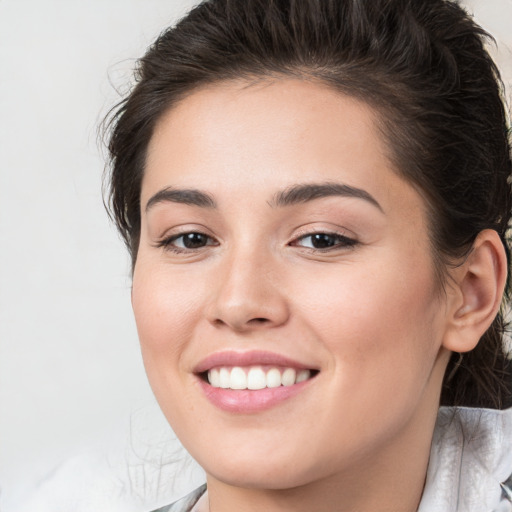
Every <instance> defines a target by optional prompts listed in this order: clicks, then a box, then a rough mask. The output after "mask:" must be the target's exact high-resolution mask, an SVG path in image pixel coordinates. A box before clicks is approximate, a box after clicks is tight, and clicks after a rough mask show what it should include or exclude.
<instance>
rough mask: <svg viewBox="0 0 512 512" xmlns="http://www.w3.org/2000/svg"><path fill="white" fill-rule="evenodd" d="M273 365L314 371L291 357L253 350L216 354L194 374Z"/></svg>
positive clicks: (205, 360)
mask: <svg viewBox="0 0 512 512" xmlns="http://www.w3.org/2000/svg"><path fill="white" fill-rule="evenodd" d="M257 365H271V366H284V367H286V368H296V369H298V370H312V369H315V368H312V366H311V365H308V364H304V363H301V362H299V361H296V360H294V359H292V358H290V357H287V356H284V355H281V354H276V353H274V352H267V351H260V350H251V351H246V352H239V351H235V350H226V351H222V352H215V353H213V354H210V355H209V356H207V357H205V358H204V359H203V360H201V361H200V362H199V363H198V364H197V365H196V367H195V368H194V373H203V372H206V371H208V370H210V369H212V368H215V367H218V366H257Z"/></svg>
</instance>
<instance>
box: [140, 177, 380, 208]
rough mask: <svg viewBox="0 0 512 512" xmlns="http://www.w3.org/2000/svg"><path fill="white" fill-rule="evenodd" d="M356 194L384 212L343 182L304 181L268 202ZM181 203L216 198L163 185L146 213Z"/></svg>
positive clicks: (209, 202)
mask: <svg viewBox="0 0 512 512" xmlns="http://www.w3.org/2000/svg"><path fill="white" fill-rule="evenodd" d="M332 196H339V197H355V198H357V199H363V200H364V201H367V202H369V203H370V204H372V205H373V206H375V207H376V208H378V209H379V210H380V211H381V212H384V210H383V209H382V207H381V205H380V204H379V203H378V201H377V200H376V199H375V198H374V197H373V196H372V195H371V194H369V193H368V192H367V191H366V190H363V189H361V188H357V187H352V186H350V185H345V184H343V183H305V184H298V185H293V186H291V187H289V188H287V189H285V190H282V191H280V192H277V193H276V194H275V195H274V197H273V198H272V199H271V201H269V203H268V204H269V205H270V206H271V207H272V208H279V207H285V206H292V205H295V204H301V203H307V202H309V201H314V200H315V199H321V198H324V197H332ZM165 202H171V203H181V204H187V205H190V206H199V207H201V208H217V203H216V202H215V199H214V198H213V197H212V196H211V195H209V194H207V193H205V192H201V191H200V190H197V189H175V188H172V187H167V188H164V189H162V190H160V191H158V192H157V193H156V194H154V195H153V196H151V198H150V199H149V200H148V202H147V204H146V212H147V211H148V210H150V209H151V208H152V207H153V206H155V205H156V204H158V203H165Z"/></svg>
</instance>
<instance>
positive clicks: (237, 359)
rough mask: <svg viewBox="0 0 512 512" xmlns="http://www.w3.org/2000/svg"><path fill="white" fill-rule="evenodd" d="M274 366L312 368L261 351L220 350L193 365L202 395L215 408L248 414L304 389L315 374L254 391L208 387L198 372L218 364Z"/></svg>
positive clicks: (311, 368)
mask: <svg viewBox="0 0 512 512" xmlns="http://www.w3.org/2000/svg"><path fill="white" fill-rule="evenodd" d="M266 365H268V366H278V367H286V368H295V369H297V370H316V368H313V367H312V366H311V365H307V364H305V363H302V362H299V361H296V360H294V359H291V358H289V357H286V356H283V355H281V354H275V353H273V352H265V351H248V352H237V351H224V352H217V353H214V354H211V355H209V356H208V357H206V358H205V359H203V360H202V361H201V362H200V363H199V364H198V365H197V366H196V367H195V368H194V373H195V374H196V375H197V378H198V381H199V385H200V387H201V389H202V391H203V393H204V395H205V396H206V398H207V399H208V400H209V401H210V402H211V403H212V404H213V405H214V406H216V407H218V408H219V409H221V410H223V411H226V412H231V413H238V414H251V413H257V412H261V411H265V410H268V409H271V408H272V407H275V406H277V405H279V404H280V403H282V402H284V401H286V400H288V399H290V398H292V397H294V396H296V395H297V394H299V393H301V392H302V391H303V390H305V389H306V388H308V387H309V386H310V384H311V383H312V381H314V380H315V377H312V378H310V379H308V380H306V381H303V382H300V383H297V384H293V385H292V386H280V387H277V388H264V389H258V390H248V389H244V390H234V389H224V388H216V387H213V386H211V385H210V384H209V383H208V382H206V381H205V380H204V379H203V378H201V375H200V374H203V373H204V372H207V371H208V370H210V369H211V368H215V367H219V366H242V367H244V366H266Z"/></svg>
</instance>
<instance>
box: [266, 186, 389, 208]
mask: <svg viewBox="0 0 512 512" xmlns="http://www.w3.org/2000/svg"><path fill="white" fill-rule="evenodd" d="M331 196H341V197H355V198H357V199H363V200H364V201H367V202H369V203H370V204H372V205H373V206H375V207H376V208H378V209H379V210H380V211H381V212H383V213H384V210H383V209H382V206H381V205H380V204H379V202H378V201H377V200H376V199H375V198H374V197H373V196H372V195H371V194H369V193H368V192H367V191H366V190H363V189H362V188H357V187H352V186H350V185H345V184H343V183H305V184H303V185H302V184H298V185H293V186H292V187H289V188H287V189H286V190H283V191H281V192H278V193H277V194H275V195H274V197H273V199H272V200H271V201H270V203H269V204H270V206H272V207H282V206H291V205H295V204H300V203H306V202H308V201H313V200H315V199H321V198H323V197H331Z"/></svg>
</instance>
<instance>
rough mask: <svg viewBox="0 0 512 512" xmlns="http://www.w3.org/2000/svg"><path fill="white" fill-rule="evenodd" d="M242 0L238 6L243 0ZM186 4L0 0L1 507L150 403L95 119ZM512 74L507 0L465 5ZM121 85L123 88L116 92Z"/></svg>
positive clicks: (510, 3)
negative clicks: (105, 198) (108, 209)
mask: <svg viewBox="0 0 512 512" xmlns="http://www.w3.org/2000/svg"><path fill="white" fill-rule="evenodd" d="M241 1H242V0H241ZM192 3H193V2H192V0H92V1H88V2H84V1H81V0H0V489H1V490H2V495H1V497H0V508H1V510H2V511H4V512H9V510H10V509H11V507H14V504H15V502H16V501H17V500H18V499H19V498H20V497H23V496H24V495H26V493H27V492H28V489H29V488H30V486H32V485H33V484H34V483H35V482H36V481H37V480H38V479H39V478H40V477H42V476H43V475H44V474H46V473H47V472H48V471H49V470H50V469H51V468H52V467H53V466H54V465H55V464H56V463H58V462H59V461H61V460H63V459H65V458H66V457H68V456H69V455H70V454H72V453H73V451H75V450H76V449H77V448H78V447H80V446H82V445H84V444H87V443H90V442H91V440H94V439H97V438H100V437H101V436H102V435H103V432H104V431H106V430H108V429H112V428H115V425H116V424H117V422H118V421H119V419H120V418H124V417H128V416H130V414H132V413H133V412H134V411H137V410H139V409H140V408H143V407H146V406H147V405H148V404H151V403H152V402H153V399H152V396H151V392H150V390H149V386H148V385H147V383H146V379H145V375H144V370H143V367H142V363H141V361H140V355H139V349H138V344H137V336H136V332H135V326H134V322H133V319H132V315H131V310H130V278H129V261H128V257H127V254H126V253H125V250H124V247H123V246H122V243H121V242H120V240H119V238H118V236H117V234H116V233H115V231H114V229H113V227H112V226H111V225H110V224H109V221H108V219H107V215H106V213H105V211H104V209H103V204H102V197H101V176H102V172H103V165H104V164H103V158H102V155H101V151H100V148H99V146H98V144H97V127H98V124H99V121H100V120H101V118H102V117H103V116H104V115H105V113H106V112H107V110H108V108H109V107H111V106H113V105H114V103H115V102H116V101H117V100H118V99H119V96H118V94H117V92H116V90H115V88H117V89H121V92H124V91H126V87H127V84H128V83H129V81H130V76H131V69H132V68H133V65H134V62H135V60H134V59H135V58H136V57H138V56H141V55H142V53H143V52H144V50H145V48H146V47H147V45H148V44H149V43H150V42H151V41H152V40H153V39H154V37H155V36H156V35H157V34H158V33H159V32H160V30H162V29H163V28H164V27H165V26H167V25H168V24H170V23H171V22H172V21H174V20H176V19H177V17H180V16H182V15H183V14H184V13H185V12H186V10H187V8H188V7H190V5H192ZM466 4H467V5H468V7H469V9H470V10H472V11H474V12H475V13H476V17H477V20H479V21H480V23H482V24H483V25H484V27H486V28H487V29H488V30H489V31H491V33H493V34H494V35H495V36H496V37H497V39H498V40H499V43H500V52H499V54H498V56H497V59H498V62H499V63H500V65H501V67H502V70H503V74H504V76H505V79H506V80H507V81H509V82H512V52H511V50H510V48H512V0H471V1H469V0H468V1H467V2H466ZM114 86H115V87H114Z"/></svg>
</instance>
